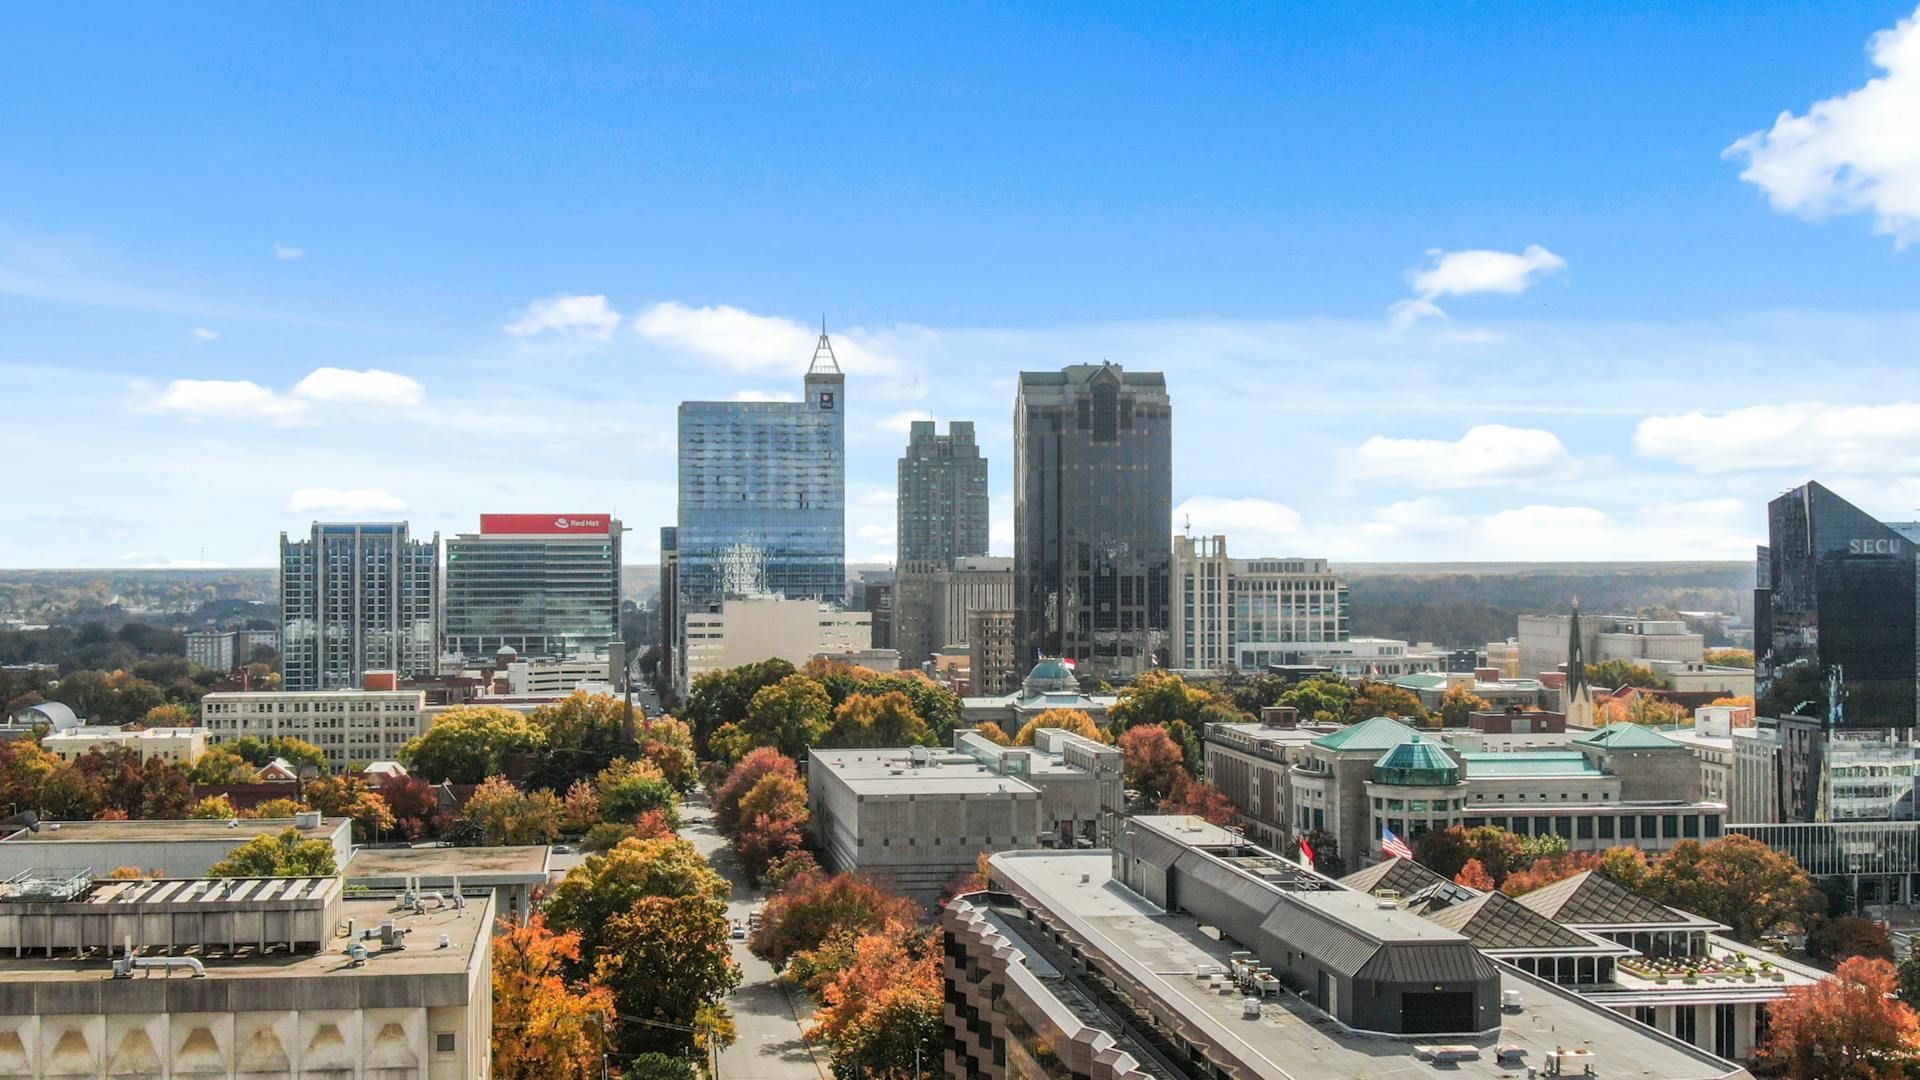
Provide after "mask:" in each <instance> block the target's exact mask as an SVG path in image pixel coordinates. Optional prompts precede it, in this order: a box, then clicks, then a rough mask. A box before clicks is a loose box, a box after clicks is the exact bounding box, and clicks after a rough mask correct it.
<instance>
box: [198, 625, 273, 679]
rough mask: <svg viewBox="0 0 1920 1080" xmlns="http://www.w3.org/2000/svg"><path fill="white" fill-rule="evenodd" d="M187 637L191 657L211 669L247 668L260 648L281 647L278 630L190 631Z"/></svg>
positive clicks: (200, 664)
mask: <svg viewBox="0 0 1920 1080" xmlns="http://www.w3.org/2000/svg"><path fill="white" fill-rule="evenodd" d="M186 638H187V659H188V660H189V661H191V662H192V663H194V664H197V665H199V666H200V667H203V668H206V669H208V670H210V671H232V670H233V669H234V668H237V667H243V666H245V665H246V664H247V663H249V662H251V661H252V659H253V650H254V649H255V648H258V647H265V648H269V649H273V650H276V651H278V650H279V648H280V632H279V631H277V630H190V631H188V632H187V635H186Z"/></svg>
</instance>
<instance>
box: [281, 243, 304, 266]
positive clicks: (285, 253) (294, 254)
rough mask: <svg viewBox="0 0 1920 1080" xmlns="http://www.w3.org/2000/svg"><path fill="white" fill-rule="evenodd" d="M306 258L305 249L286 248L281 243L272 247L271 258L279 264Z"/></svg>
mask: <svg viewBox="0 0 1920 1080" xmlns="http://www.w3.org/2000/svg"><path fill="white" fill-rule="evenodd" d="M306 256H307V249H306V248H297V247H288V246H287V245H285V244H281V243H275V244H274V245H273V257H274V258H276V259H279V260H280V261H281V262H293V261H294V260H295V259H304V258H306Z"/></svg>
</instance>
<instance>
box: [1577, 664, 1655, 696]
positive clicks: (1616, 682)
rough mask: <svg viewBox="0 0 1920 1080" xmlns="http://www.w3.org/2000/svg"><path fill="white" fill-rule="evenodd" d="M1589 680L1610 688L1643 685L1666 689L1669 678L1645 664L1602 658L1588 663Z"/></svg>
mask: <svg viewBox="0 0 1920 1080" xmlns="http://www.w3.org/2000/svg"><path fill="white" fill-rule="evenodd" d="M1587 681H1588V682H1589V683H1591V684H1593V685H1594V686H1604V687H1606V688H1607V689H1609V690H1620V689H1624V688H1626V687H1629V686H1638V687H1643V688H1645V689H1648V690H1665V689H1666V688H1667V680H1665V679H1663V678H1661V677H1660V675H1659V673H1658V672H1656V671H1654V670H1653V669H1652V668H1650V667H1648V666H1646V665H1645V664H1636V663H1634V662H1633V661H1631V660H1622V659H1613V660H1602V661H1600V662H1599V663H1597V664H1588V665H1587Z"/></svg>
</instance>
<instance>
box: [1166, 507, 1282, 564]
mask: <svg viewBox="0 0 1920 1080" xmlns="http://www.w3.org/2000/svg"><path fill="white" fill-rule="evenodd" d="M1173 530H1174V531H1175V532H1189V531H1191V532H1192V533H1193V535H1195V536H1212V535H1215V534H1220V535H1224V536H1226V538H1227V544H1228V548H1227V550H1228V551H1231V552H1233V553H1235V554H1236V555H1237V556H1238V557H1241V558H1254V557H1261V556H1268V555H1284V554H1287V552H1286V551H1284V550H1282V549H1283V548H1285V547H1286V546H1287V545H1289V544H1293V543H1295V542H1296V541H1297V540H1298V538H1299V535H1300V514H1299V512H1298V511H1296V510H1294V509H1293V508H1292V507H1290V506H1286V505H1284V504H1281V503H1277V502H1274V501H1272V500H1270V499H1257V498H1239V499H1229V498H1221V497H1219V496H1215V495H1195V496H1193V497H1192V498H1190V499H1188V500H1187V501H1185V502H1183V503H1181V504H1180V505H1179V506H1176V507H1174V508H1173Z"/></svg>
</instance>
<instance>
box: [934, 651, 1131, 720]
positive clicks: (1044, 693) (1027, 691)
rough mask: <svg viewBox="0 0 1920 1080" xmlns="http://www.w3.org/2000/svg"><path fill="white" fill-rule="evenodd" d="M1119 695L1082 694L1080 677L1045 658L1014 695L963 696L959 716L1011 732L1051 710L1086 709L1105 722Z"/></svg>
mask: <svg viewBox="0 0 1920 1080" xmlns="http://www.w3.org/2000/svg"><path fill="white" fill-rule="evenodd" d="M1119 700H1120V698H1119V695H1117V694H1083V693H1081V692H1080V680H1079V679H1078V678H1076V677H1075V676H1074V673H1073V671H1072V670H1071V669H1069V668H1068V667H1067V665H1066V664H1065V663H1064V662H1062V661H1059V660H1054V659H1051V658H1049V659H1043V660H1041V661H1040V662H1039V663H1037V664H1035V665H1034V666H1033V670H1032V671H1030V672H1028V673H1027V677H1026V678H1025V679H1024V680H1022V681H1021V683H1020V689H1018V690H1016V691H1014V692H1013V693H1011V694H1000V695H995V696H980V697H966V698H961V699H960V716H961V719H963V720H964V721H966V722H967V723H968V724H986V723H993V724H998V725H999V726H1000V730H1002V731H1004V732H1006V733H1007V734H1008V735H1010V736H1011V735H1017V734H1019V732H1020V729H1021V728H1023V727H1026V726H1027V721H1029V720H1032V719H1034V718H1035V717H1037V716H1039V715H1040V714H1041V713H1043V712H1047V711H1048V710H1050V709H1072V710H1075V711H1076V712H1083V713H1086V714H1087V717H1088V718H1089V719H1091V720H1092V721H1093V722H1094V723H1095V724H1101V723H1104V722H1105V721H1106V719H1107V710H1108V709H1111V708H1113V706H1114V703H1115V702H1117V701H1119Z"/></svg>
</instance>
